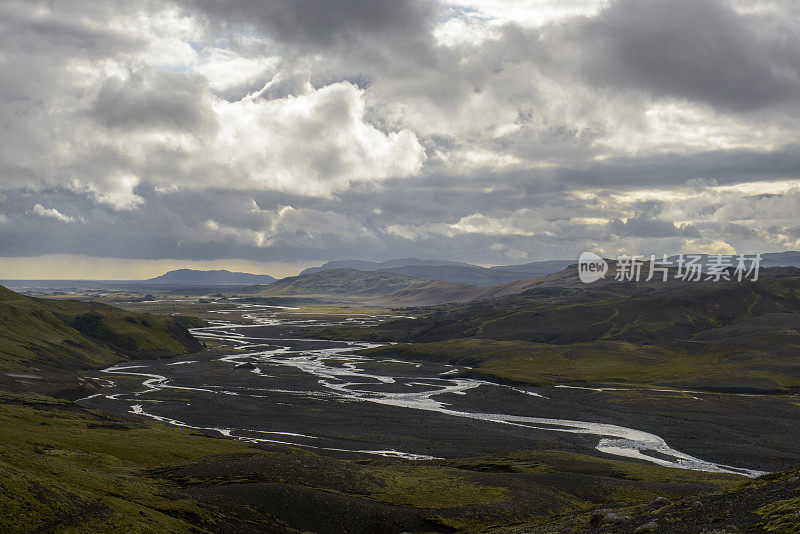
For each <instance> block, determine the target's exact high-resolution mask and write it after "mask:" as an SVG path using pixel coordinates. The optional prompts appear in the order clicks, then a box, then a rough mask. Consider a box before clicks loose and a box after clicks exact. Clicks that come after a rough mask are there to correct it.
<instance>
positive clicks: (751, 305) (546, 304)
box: [326, 268, 800, 392]
mask: <svg viewBox="0 0 800 534" xmlns="http://www.w3.org/2000/svg"><path fill="white" fill-rule="evenodd" d="M485 289H488V288H484V290H485ZM514 289H516V290H518V291H519V293H518V294H512V295H510V296H505V297H500V298H494V299H488V300H481V301H475V302H465V303H461V304H448V305H442V306H437V307H435V308H416V309H411V310H409V313H410V314H411V315H414V316H415V317H418V318H417V319H400V320H395V321H392V322H388V323H385V324H383V325H381V326H379V327H376V328H371V329H361V330H358V329H351V330H346V329H339V330H336V329H329V330H328V331H327V332H326V335H328V336H329V337H336V338H352V337H358V338H361V339H367V340H373V341H394V342H400V343H403V342H406V343H410V342H413V343H415V345H395V346H390V347H383V348H380V349H375V350H374V351H372V354H374V355H387V356H391V357H398V358H408V359H415V358H421V359H434V360H436V361H443V362H447V363H458V364H462V365H464V364H467V365H472V366H474V367H475V371H474V372H475V373H477V374H481V373H482V374H486V375H492V376H495V377H499V378H502V379H505V380H514V381H520V382H526V383H537V384H546V383H557V382H560V381H590V382H603V383H608V382H639V383H650V384H661V385H672V386H678V385H680V386H683V387H691V388H702V389H708V390H719V391H723V390H724V391H740V392H788V391H792V390H797V389H800V356H798V354H800V270H798V269H794V268H775V269H764V270H762V276H761V279H760V280H759V281H758V282H745V283H698V284H690V283H682V282H677V281H672V282H667V283H651V284H644V283H641V284H632V283H625V284H623V283H616V282H612V281H607V282H605V283H600V284H598V285H591V286H587V285H584V284H581V283H580V282H579V281H577V276H576V271H575V270H574V269H568V270H565V271H562V272H561V273H556V274H553V275H548V276H546V277H543V278H540V279H536V280H531V281H525V282H523V283H521V284H520V285H519V286H518V287H516V288H514ZM506 290H507V291H511V290H512V289H511V288H506Z"/></svg>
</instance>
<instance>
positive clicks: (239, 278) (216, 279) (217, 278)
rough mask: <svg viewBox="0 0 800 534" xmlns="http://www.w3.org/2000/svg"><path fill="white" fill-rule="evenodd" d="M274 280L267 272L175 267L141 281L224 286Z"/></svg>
mask: <svg viewBox="0 0 800 534" xmlns="http://www.w3.org/2000/svg"><path fill="white" fill-rule="evenodd" d="M274 281H275V278H273V277H272V276H269V275H268V274H250V273H236V272H231V271H226V270H220V271H196V270H194V269H177V270H175V271H169V272H168V273H164V274H162V275H161V276H156V277H155V278H149V279H147V280H144V281H143V283H147V284H154V285H175V286H180V285H187V286H225V285H253V284H269V283H270V282H274Z"/></svg>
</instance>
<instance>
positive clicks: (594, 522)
mask: <svg viewBox="0 0 800 534" xmlns="http://www.w3.org/2000/svg"><path fill="white" fill-rule="evenodd" d="M610 513H611V510H609V509H608V508H600V509H599V510H595V511H594V512H592V517H591V518H590V519H589V525H591V526H593V527H599V526H600V522H601V521H603V518H604V517H605V516H606V515H607V514H610Z"/></svg>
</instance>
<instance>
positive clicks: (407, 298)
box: [249, 269, 479, 306]
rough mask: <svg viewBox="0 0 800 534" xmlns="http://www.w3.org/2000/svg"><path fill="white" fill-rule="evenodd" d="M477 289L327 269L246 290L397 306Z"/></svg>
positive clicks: (448, 298)
mask: <svg viewBox="0 0 800 534" xmlns="http://www.w3.org/2000/svg"><path fill="white" fill-rule="evenodd" d="M478 289H479V288H476V287H475V286H470V285H467V284H455V283H450V282H441V281H430V280H423V279H420V278H416V277H414V276H409V275H404V274H396V273H387V272H375V271H359V270H356V269H330V270H324V271H318V272H313V273H309V274H304V275H299V276H290V277H288V278H284V279H282V280H278V281H277V282H274V283H272V284H269V285H267V286H256V287H253V288H249V291H250V292H251V293H252V294H255V295H258V296H287V295H305V296H320V297H348V298H360V299H373V300H380V301H381V302H384V303H386V304H391V305H397V306H399V305H411V304H417V305H419V304H436V303H442V302H451V301H457V300H464V299H467V298H469V297H470V295H472V294H473V293H475V292H476V291H477V290H478Z"/></svg>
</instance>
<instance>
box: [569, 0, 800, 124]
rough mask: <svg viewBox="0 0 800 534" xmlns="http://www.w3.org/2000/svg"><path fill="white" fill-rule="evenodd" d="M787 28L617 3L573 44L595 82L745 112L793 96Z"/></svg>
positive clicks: (650, 0)
mask: <svg viewBox="0 0 800 534" xmlns="http://www.w3.org/2000/svg"><path fill="white" fill-rule="evenodd" d="M772 22H775V21H774V20H773V21H772ZM791 24H792V23H791V20H785V21H783V23H782V24H780V25H779V26H778V27H777V28H776V27H774V26H771V25H765V24H764V23H763V21H761V20H759V18H758V17H757V16H753V15H742V14H740V13H738V12H737V11H736V10H734V9H733V8H731V7H729V6H727V5H725V4H723V3H722V2H720V1H717V0H619V1H617V2H613V3H612V4H611V5H610V7H609V8H608V9H605V10H603V11H601V12H600V13H599V15H598V16H597V17H595V18H590V19H587V20H586V22H585V23H584V24H581V25H578V26H576V30H577V32H578V33H577V34H575V35H573V38H577V39H581V40H582V41H581V43H582V48H583V50H584V52H585V56H584V57H583V62H584V67H583V68H584V69H585V72H586V73H587V75H588V76H589V79H590V80H592V81H594V82H597V83H602V84H605V85H608V86H613V87H617V88H621V89H626V88H630V87H639V88H643V89H645V90H647V91H649V92H651V93H652V94H654V95H656V96H675V97H679V98H687V99H690V100H695V99H696V100H699V101H702V102H706V103H708V104H711V105H714V106H721V107H724V108H727V109H729V110H738V111H747V110H751V109H757V108H761V107H764V106H768V105H771V104H774V103H778V102H782V101H785V100H787V99H790V98H792V97H796V96H797V95H798V93H800V62H798V61H797V58H796V57H792V56H791V55H788V54H787V53H786V51H787V50H788V49H790V48H796V47H797V46H798V45H800V36H798V34H797V31H796V28H794V29H793V28H792V26H791Z"/></svg>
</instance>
